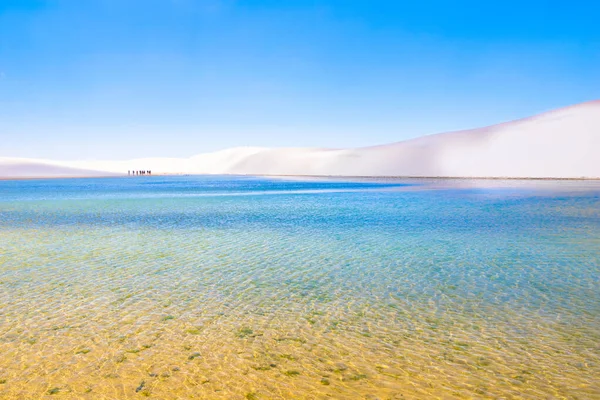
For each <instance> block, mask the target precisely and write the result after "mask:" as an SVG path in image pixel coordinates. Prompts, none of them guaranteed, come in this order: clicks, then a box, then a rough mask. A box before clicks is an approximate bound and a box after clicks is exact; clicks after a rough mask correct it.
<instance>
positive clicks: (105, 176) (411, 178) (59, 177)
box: [0, 173, 600, 181]
mask: <svg viewBox="0 0 600 400" xmlns="http://www.w3.org/2000/svg"><path fill="white" fill-rule="evenodd" d="M168 176H229V177H232V176H244V177H257V178H260V177H264V178H312V179H315V178H317V179H366V180H376V179H398V180H400V179H407V180H419V179H423V180H470V181H475V180H489V181H503V180H511V181H600V177H597V178H590V177H579V178H564V177H563V178H552V177H508V176H507V177H486V176H477V177H469V176H400V175H398V176H395V175H380V176H372V175H272V174H188V173H166V174H161V173H156V174H152V175H143V176H137V175H124V174H119V175H97V176H95V175H68V176H51V175H50V176H26V177H20V176H14V177H12V176H0V181H30V180H50V179H97V178H99V179H104V178H140V177H144V178H146V177H150V178H151V177H168Z"/></svg>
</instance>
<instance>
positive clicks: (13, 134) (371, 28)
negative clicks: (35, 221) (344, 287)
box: [0, 0, 600, 159]
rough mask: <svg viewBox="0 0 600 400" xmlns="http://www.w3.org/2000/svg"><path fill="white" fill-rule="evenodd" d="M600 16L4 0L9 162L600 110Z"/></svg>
mask: <svg viewBox="0 0 600 400" xmlns="http://www.w3.org/2000/svg"><path fill="white" fill-rule="evenodd" d="M598 15H600V2H595V1H591V0H590V1H577V0H575V1H568V2H565V1H538V0H528V1H460V0H455V1H433V0H432V1H425V0H423V1H400V0H395V1H384V0H368V1H367V0H365V1H362V0H353V1H350V0H328V1H326V0H322V1H319V0H312V1H308V0H306V1H300V0H279V1H274V0H246V1H243V0H239V1H235V0H199V1H191V0H131V1H128V0H88V1H79V0H68V1H67V0H63V1H60V0H56V1H42V0H39V1H36V0H0V156H20V157H43V158H55V159H92V158H95V159H124V158H132V157H145V156H174V157H184V156H191V155H194V154H197V153H201V152H205V151H213V150H219V149H223V148H227V147H233V146H248V145H250V146H276V147H280V146H318V147H321V146H322V147H355V146H365V145H371V144H381V143H387V142H394V141H400V140H404V139H407V138H411V137H415V136H420V135H423V134H430V133H437V132H441V131H448V130H456V129H464V128H472V127H479V126H483V125H489V124H493V123H498V122H502V121H506V120H511V119H516V118H520V117H525V116H528V115H531V114H535V113H538V112H542V111H546V110H549V109H553V108H557V107H562V106H566V105H570V104H574V103H579V102H583V101H588V100H592V99H596V98H600V23H598V19H597V18H598Z"/></svg>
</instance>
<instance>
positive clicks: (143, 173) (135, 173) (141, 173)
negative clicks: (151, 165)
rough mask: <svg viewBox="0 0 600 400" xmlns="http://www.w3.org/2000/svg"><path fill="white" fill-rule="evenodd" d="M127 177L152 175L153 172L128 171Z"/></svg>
mask: <svg viewBox="0 0 600 400" xmlns="http://www.w3.org/2000/svg"><path fill="white" fill-rule="evenodd" d="M127 175H152V171H149V170H148V171H127Z"/></svg>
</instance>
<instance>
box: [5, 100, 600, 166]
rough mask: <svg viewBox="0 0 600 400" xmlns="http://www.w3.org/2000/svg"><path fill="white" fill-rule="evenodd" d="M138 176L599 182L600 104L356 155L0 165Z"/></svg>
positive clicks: (297, 153)
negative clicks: (143, 171) (140, 173)
mask: <svg viewBox="0 0 600 400" xmlns="http://www.w3.org/2000/svg"><path fill="white" fill-rule="evenodd" d="M11 160H12V161H11ZM137 169H151V170H152V171H153V173H162V174H175V173H187V174H247V175H327V176H399V177H471V178H477V177H481V178H600V101H593V102H588V103H583V104H579V105H575V106H571V107H566V108H562V109H558V110H555V111H551V112H547V113H544V114H540V115H537V116H534V117H530V118H526V119H521V120H517V121H513V122H507V123H503V124H498V125H493V126H489V127H485V128H479V129H471V130H464V131H457V132H448V133H441V134H437V135H430V136H424V137H421V138H418V139H413V140H407V141H403V142H398V143H392V144H387V145H381V146H373V147H364V148H357V149H322V148H283V149H282V148H277V149H270V148H260V147H252V148H247V147H241V148H233V149H227V150H223V151H218V152H214V153H207V154H200V155H197V156H194V157H191V158H186V159H173V158H149V159H138V160H130V161H118V162H115V161H105V162H103V161H80V162H69V163H62V162H49V161H35V160H20V161H19V159H7V158H0V177H27V176H36V175H37V176H61V175H62V176H66V175H70V176H73V175H77V176H80V175H88V176H89V175H93V174H100V175H102V174H107V173H117V174H123V173H125V174H126V173H127V170H137ZM86 171H87V172H86Z"/></svg>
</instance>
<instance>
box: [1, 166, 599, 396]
mask: <svg viewBox="0 0 600 400" xmlns="http://www.w3.org/2000/svg"><path fill="white" fill-rule="evenodd" d="M599 281H600V183H598V182H587V183H585V182H538V183H534V182H517V181H513V182H499V183H494V185H493V186H490V185H489V184H488V182H470V181H437V182H436V181H395V180H381V181H362V182H361V181H356V182H351V181H345V182H344V181H337V182H336V181H327V180H314V181H299V180H295V181H284V180H269V179H257V178H231V177H228V178H226V177H211V178H207V177H135V178H134V177H132V178H113V179H70V180H37V181H35V180H32V181H4V182H0V398H15V399H27V398H45V397H48V398H52V396H58V397H61V398H90V399H97V398H105V399H128V398H131V399H133V398H139V397H144V396H146V397H150V398H156V399H175V398H181V399H184V398H186V399H187V398H223V399H277V398H279V399H289V398H296V399H304V398H307V399H308V398H315V399H326V398H335V399H355V398H365V399H411V398H423V399H436V398H440V399H453V398H504V399H511V398H515V399H516V398H523V399H598V398H600V379H598V377H599V376H600V290H599V283H600V282H599Z"/></svg>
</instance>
